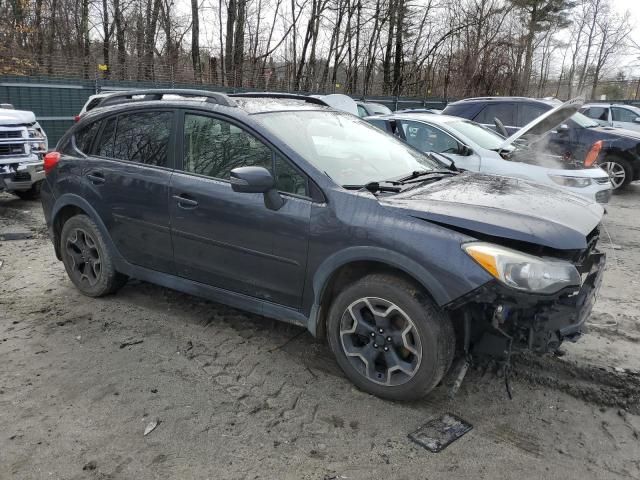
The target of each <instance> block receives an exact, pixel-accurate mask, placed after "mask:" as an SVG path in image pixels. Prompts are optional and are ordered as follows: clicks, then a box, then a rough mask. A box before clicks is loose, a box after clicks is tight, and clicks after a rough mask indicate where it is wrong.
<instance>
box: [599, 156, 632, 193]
mask: <svg viewBox="0 0 640 480" xmlns="http://www.w3.org/2000/svg"><path fill="white" fill-rule="evenodd" d="M598 165H599V166H600V168H602V169H603V170H604V171H605V172H607V175H609V179H610V180H611V184H612V185H613V190H614V192H616V191H621V190H623V189H624V188H625V187H626V186H627V185H629V184H630V183H631V180H633V169H632V168H631V165H630V164H629V162H628V161H626V160H625V159H624V158H620V157H618V156H616V155H609V156H607V157H605V158H604V159H603V160H602V161H601V162H600V163H599V164H598Z"/></svg>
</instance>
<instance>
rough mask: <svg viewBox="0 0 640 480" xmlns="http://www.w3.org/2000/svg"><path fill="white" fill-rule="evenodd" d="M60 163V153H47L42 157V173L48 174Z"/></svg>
mask: <svg viewBox="0 0 640 480" xmlns="http://www.w3.org/2000/svg"><path fill="white" fill-rule="evenodd" d="M59 161H60V153H58V152H49V153H47V154H46V155H45V156H44V173H45V174H48V173H49V172H51V170H53V169H54V168H55V166H56V165H57V164H58V162H59Z"/></svg>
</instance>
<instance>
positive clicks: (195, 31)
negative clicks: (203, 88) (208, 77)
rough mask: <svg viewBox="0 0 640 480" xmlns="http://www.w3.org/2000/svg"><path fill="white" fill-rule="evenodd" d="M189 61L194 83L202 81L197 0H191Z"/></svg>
mask: <svg viewBox="0 0 640 480" xmlns="http://www.w3.org/2000/svg"><path fill="white" fill-rule="evenodd" d="M191 62H192V63H193V77H194V80H195V82H196V83H202V65H201V64H200V16H199V15H198V0H191Z"/></svg>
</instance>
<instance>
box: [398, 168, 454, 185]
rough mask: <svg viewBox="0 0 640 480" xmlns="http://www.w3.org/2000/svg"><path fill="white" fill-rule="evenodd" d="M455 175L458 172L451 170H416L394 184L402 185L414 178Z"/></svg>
mask: <svg viewBox="0 0 640 480" xmlns="http://www.w3.org/2000/svg"><path fill="white" fill-rule="evenodd" d="M457 174H458V172H452V171H451V170H416V171H414V172H411V173H410V174H409V175H407V176H406V177H401V178H398V179H396V182H398V183H400V184H402V183H404V182H407V181H409V180H415V179H416V178H420V177H427V176H430V175H457Z"/></svg>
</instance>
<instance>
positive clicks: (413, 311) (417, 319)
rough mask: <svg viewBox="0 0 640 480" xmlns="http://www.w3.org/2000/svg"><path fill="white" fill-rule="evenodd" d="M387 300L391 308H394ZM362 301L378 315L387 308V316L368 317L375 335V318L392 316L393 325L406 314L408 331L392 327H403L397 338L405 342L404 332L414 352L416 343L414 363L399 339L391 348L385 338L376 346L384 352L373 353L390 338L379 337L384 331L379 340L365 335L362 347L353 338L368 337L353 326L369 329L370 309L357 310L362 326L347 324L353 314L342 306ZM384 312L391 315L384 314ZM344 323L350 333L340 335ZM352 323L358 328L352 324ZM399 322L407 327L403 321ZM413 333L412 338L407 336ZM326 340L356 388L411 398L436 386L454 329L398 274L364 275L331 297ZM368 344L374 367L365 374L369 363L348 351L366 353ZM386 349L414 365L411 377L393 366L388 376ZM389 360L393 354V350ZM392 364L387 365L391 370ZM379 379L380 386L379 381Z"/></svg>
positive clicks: (446, 361)
mask: <svg viewBox="0 0 640 480" xmlns="http://www.w3.org/2000/svg"><path fill="white" fill-rule="evenodd" d="M363 299H367V300H368V301H369V303H367V302H364V304H363V303H362V302H361V300H363ZM377 301H380V302H381V303H380V304H378V306H376V305H373V303H375V302H377ZM371 302H373V303H371ZM385 302H386V303H385ZM389 304H392V305H393V306H395V307H396V309H394V308H393V307H391V306H390V305H389ZM354 305H355V306H354ZM362 305H373V306H374V307H375V310H376V311H377V312H378V313H380V312H381V310H382V308H387V307H388V308H387V310H386V315H388V317H387V316H386V315H385V317H384V318H382V319H381V318H380V317H375V315H373V316H370V318H374V317H375V321H376V328H375V330H376V332H374V333H376V335H378V333H379V331H380V330H379V328H378V326H383V325H382V324H380V325H378V323H379V322H378V320H381V321H382V322H383V321H384V320H385V319H386V320H387V321H388V320H389V318H390V317H392V316H393V315H396V314H397V315H398V316H399V318H400V320H398V319H397V318H396V319H393V318H392V319H391V321H390V323H397V322H398V321H400V322H402V321H405V320H403V319H404V316H405V315H406V316H408V318H409V322H410V323H412V324H413V326H415V328H411V329H409V330H406V329H405V327H404V326H402V327H398V328H400V329H405V330H404V333H403V334H402V335H401V338H402V339H403V340H406V338H405V336H406V335H407V333H406V332H407V331H409V332H410V333H409V335H411V339H412V340H413V348H415V349H416V350H418V347H420V351H421V355H420V359H419V361H417V362H416V358H418V356H417V355H414V354H413V353H411V352H409V351H408V350H407V349H406V348H405V345H406V342H404V341H403V345H400V346H398V345H397V344H396V346H394V345H393V342H391V341H390V342H389V343H385V344H384V345H383V346H382V347H383V348H384V349H387V350H384V351H383V352H378V350H379V349H380V348H381V345H380V344H379V343H380V342H381V341H385V342H386V341H387V340H389V339H391V338H392V337H391V336H389V337H388V338H385V335H386V333H385V334H384V335H382V338H380V337H378V336H376V337H374V336H371V338H368V342H366V344H365V346H360V345H359V342H360V341H362V343H365V342H364V339H365V338H366V337H368V336H369V335H370V331H369V330H367V331H368V332H369V333H367V335H359V334H358V333H357V330H358V329H359V328H360V326H361V325H362V324H364V323H368V326H367V328H370V326H371V325H372V324H373V322H371V323H369V322H367V321H366V319H365V316H366V315H367V311H370V309H369V308H368V307H366V306H364V307H363V308H362V309H361V310H360V311H359V312H358V313H357V315H358V316H360V318H362V319H363V322H362V324H361V323H360V322H359V321H353V322H352V320H353V318H354V316H353V315H351V314H350V313H348V312H349V310H348V309H349V307H350V306H351V307H352V310H353V309H356V308H360V307H361V306H362ZM363 312H364V313H363ZM388 312H392V313H391V314H389V313H388ZM401 313H402V314H403V315H401ZM349 322H352V325H351V328H352V329H353V330H354V331H355V333H345V327H346V326H347V325H348V324H349ZM383 323H384V322H383ZM356 324H357V325H358V327H356V326H355V325H356ZM403 325H407V323H404V324H403ZM348 330H349V329H347V331H348ZM392 330H393V329H392V327H389V331H390V332H391V331H392ZM397 331H398V330H396V336H397ZM414 331H415V332H416V334H417V337H413V336H412V335H413V333H412V332H414ZM327 339H328V342H329V346H330V347H331V350H332V351H333V353H334V355H335V356H336V359H337V361H338V364H339V365H340V367H341V368H342V370H343V371H344V373H345V375H346V376H347V377H348V378H349V379H350V380H351V381H352V382H353V383H354V384H355V385H356V386H358V387H359V388H360V389H362V390H364V391H366V392H368V393H371V394H373V395H376V396H378V397H382V398H386V399H390V400H415V399H418V398H421V397H424V396H425V395H427V394H428V393H429V392H430V391H431V390H433V388H434V387H435V386H436V385H438V383H439V382H440V380H442V377H443V376H444V375H445V373H446V372H447V371H448V370H449V368H450V367H451V362H452V361H453V357H454V354H455V346H456V340H455V333H454V329H453V325H452V323H451V320H450V319H449V317H448V316H447V315H446V314H445V313H444V312H442V311H441V310H439V309H438V308H437V307H436V305H435V304H434V303H433V301H432V300H431V298H430V297H429V296H428V295H426V294H425V292H424V291H423V290H422V289H421V288H419V287H417V286H416V285H414V284H412V283H410V282H408V281H406V280H404V279H402V278H400V277H397V276H394V275H389V274H372V275H368V276H366V277H364V278H362V279H360V280H358V281H357V282H355V283H353V284H352V285H350V286H348V287H347V288H345V289H344V290H343V291H342V292H341V293H340V294H339V295H338V296H337V297H336V298H335V299H334V301H333V303H332V304H331V307H330V309H329V313H328V318H327ZM374 339H379V340H378V341H377V343H373V342H374ZM355 340H358V345H356V346H354V342H355ZM346 344H348V346H347V347H345V346H344V345H346ZM372 347H373V348H375V349H376V350H375V352H374V353H373V355H377V357H376V358H377V360H375V362H374V364H375V365H377V366H378V367H376V369H375V370H374V372H375V373H374V375H368V373H367V372H371V370H369V369H368V368H367V366H366V365H368V364H369V363H368V362H367V363H365V360H364V356H362V357H361V356H359V355H358V354H357V353H355V354H354V351H355V352H357V351H359V350H358V349H361V350H364V349H368V352H371V348H372ZM345 348H348V349H355V350H352V351H350V352H349V353H350V355H348V354H347V352H346V351H345ZM392 348H393V349H395V351H396V352H400V355H406V356H404V357H403V358H401V360H405V361H404V362H403V365H409V364H410V362H413V363H414V364H415V365H414V367H413V368H414V370H413V373H412V376H409V375H408V374H405V372H404V371H397V370H396V372H394V373H393V374H392V373H391V372H390V368H389V363H387V361H386V359H387V355H388V354H390V352H389V351H388V349H392ZM407 348H408V347H407ZM395 358H398V355H397V354H396V355H395ZM379 362H382V363H379ZM393 368H395V367H393V366H392V368H391V369H393ZM378 369H379V370H378ZM385 369H386V372H385V373H384V377H383V376H382V375H383V374H382V373H381V372H382V371H384V370H385ZM398 376H399V377H400V378H399V379H397V378H396V377H398ZM370 377H375V378H377V379H379V381H376V380H372V379H371V378H370ZM383 379H384V380H383ZM390 379H391V380H390ZM382 382H385V383H386V384H382ZM394 383H395V384H394Z"/></svg>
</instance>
